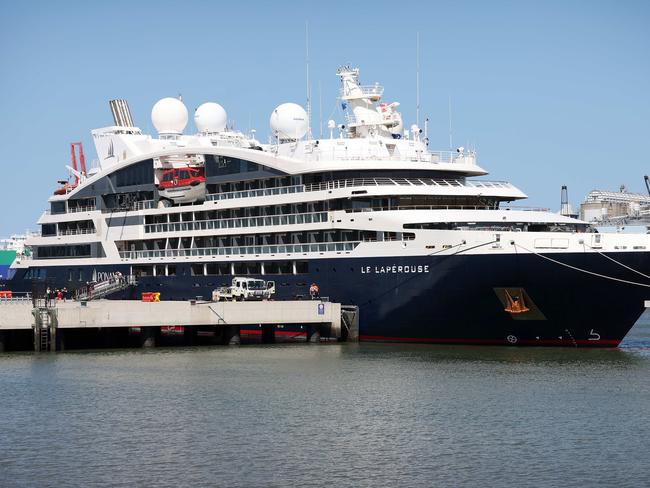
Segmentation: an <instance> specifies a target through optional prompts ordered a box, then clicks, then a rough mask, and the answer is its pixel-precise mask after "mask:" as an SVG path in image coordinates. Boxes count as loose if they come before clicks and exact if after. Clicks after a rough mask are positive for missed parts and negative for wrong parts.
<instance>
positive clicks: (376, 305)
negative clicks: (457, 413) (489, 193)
mask: <svg viewBox="0 0 650 488" xmlns="http://www.w3.org/2000/svg"><path fill="white" fill-rule="evenodd" d="M609 256H611V257H613V258H614V259H616V260H618V261H620V262H622V263H624V264H625V265H627V266H629V267H630V268H633V269H635V270H637V271H640V272H642V273H644V274H646V275H650V253H647V252H645V253H616V254H610V255H609ZM553 258H554V259H557V260H559V261H562V262H563V263H566V264H569V265H571V266H575V267H578V268H582V269H584V270H589V271H590V272H593V273H599V274H602V275H606V276H609V277H614V278H617V279H620V280H626V281H631V282H636V283H641V284H645V285H647V286H639V285H638V284H637V285H635V284H630V283H624V282H622V281H615V280H610V279H605V278H603V277H598V276H594V275H590V274H587V273H583V272H580V271H576V270H574V269H569V268H567V267H563V266H561V265H558V264H556V263H552V262H549V261H547V260H544V259H543V258H541V257H540V256H536V255H534V254H526V255H521V254H520V255H504V254H501V255H490V256H479V255H454V256H422V257H386V258H337V259H320V260H311V261H310V262H309V272H308V273H306V274H299V275H290V274H286V275H266V276H263V277H262V278H264V279H267V280H274V281H275V282H276V295H275V299H276V300H288V299H296V298H303V299H309V294H308V291H309V286H310V284H311V283H316V284H318V286H319V287H320V294H321V296H327V297H329V299H330V300H331V301H336V302H341V303H342V304H350V305H357V306H358V307H359V332H360V339H361V340H363V341H390V342H393V341H407V342H431V343H459V344H511V345H533V346H537V345H539V346H548V345H552V346H556V345H557V346H589V347H612V346H617V345H618V344H619V342H620V341H621V340H622V339H623V338H624V337H625V335H626V334H627V333H628V331H629V330H630V329H631V328H632V326H633V325H634V324H635V323H636V321H637V320H638V318H639V317H640V316H641V314H642V313H643V311H644V300H648V299H650V279H648V278H645V277H643V276H641V275H639V274H638V273H634V272H632V271H630V270H628V269H625V268H624V267H622V266H620V265H617V264H616V263H614V262H612V261H610V260H608V259H606V258H605V257H604V256H601V255H598V254H593V253H589V254H587V253H580V254H561V255H558V254H553ZM190 264H191V263H187V264H180V263H176V276H157V277H154V276H142V277H140V278H139V279H138V281H139V284H138V286H137V288H131V289H129V290H127V291H125V292H119V293H117V294H115V295H113V296H112V298H115V299H118V298H119V299H139V298H140V294H141V292H144V291H159V292H161V298H162V299H163V300H187V299H191V298H196V297H197V296H200V297H203V298H204V299H207V298H209V297H210V296H211V294H212V290H213V289H215V288H216V287H218V286H223V285H228V284H230V281H231V279H232V276H231V275H219V276H192V275H191V271H190V269H191V266H190ZM115 271H120V272H121V273H123V274H127V273H128V272H129V266H128V265H127V266H110V267H102V266H97V267H91V268H85V269H84V270H83V275H84V276H86V277H90V276H92V274H93V272H95V273H100V274H101V273H102V272H105V273H112V272H115ZM46 273H47V278H46V279H47V282H48V284H49V285H50V286H54V287H63V286H66V287H67V288H68V289H74V288H75V286H80V285H81V284H80V283H78V282H74V281H68V279H69V277H70V276H69V269H67V268H57V267H50V268H47V270H46ZM24 274H25V273H24V271H23V272H19V273H17V274H16V276H15V277H14V279H13V280H12V281H11V282H9V283H8V284H7V288H11V289H13V290H15V291H18V290H24V291H29V290H30V289H31V288H32V286H33V285H32V280H31V279H24V278H23V276H24ZM252 277H261V276H254V275H253V276H252ZM87 279H88V278H87ZM83 284H85V283H83ZM512 299H514V300H515V301H518V305H516V306H514V307H513V306H512Z"/></svg>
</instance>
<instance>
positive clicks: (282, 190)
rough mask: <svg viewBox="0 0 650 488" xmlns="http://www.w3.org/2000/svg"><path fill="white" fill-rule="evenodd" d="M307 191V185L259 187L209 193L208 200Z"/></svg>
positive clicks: (206, 197)
mask: <svg viewBox="0 0 650 488" xmlns="http://www.w3.org/2000/svg"><path fill="white" fill-rule="evenodd" d="M304 191H305V185H292V186H278V187H274V188H257V189H254V190H238V191H229V192H223V193H208V194H207V195H206V196H205V199H206V200H231V199H234V198H251V197H266V196H272V195H286V194H290V193H301V192H304Z"/></svg>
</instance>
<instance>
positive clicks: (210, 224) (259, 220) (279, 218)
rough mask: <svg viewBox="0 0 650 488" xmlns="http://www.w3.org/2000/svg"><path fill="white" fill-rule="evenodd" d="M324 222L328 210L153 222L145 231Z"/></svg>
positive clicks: (177, 230)
mask: <svg viewBox="0 0 650 488" xmlns="http://www.w3.org/2000/svg"><path fill="white" fill-rule="evenodd" d="M322 222H327V212H312V213H299V214H286V215H264V216H257V217H236V218H229V219H220V220H194V221H191V222H165V223H152V224H146V225H145V226H144V231H145V232H146V233H152V232H182V231H198V230H219V229H235V228H242V227H265V226H274V225H298V224H319V223H322Z"/></svg>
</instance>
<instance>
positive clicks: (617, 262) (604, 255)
mask: <svg viewBox="0 0 650 488" xmlns="http://www.w3.org/2000/svg"><path fill="white" fill-rule="evenodd" d="M585 246H587V247H588V248H589V249H591V250H592V251H595V252H597V253H598V254H600V255H601V256H603V257H604V258H607V259H609V260H610V261H612V262H614V263H616V264H618V265H619V266H623V267H624V268H625V269H629V270H630V271H632V272H633V273H636V274H639V275H641V276H643V277H644V278H648V279H649V280H650V276H649V275H647V274H644V273H642V272H641V271H639V270H638V269H634V268H631V267H629V266H627V265H626V264H623V263H621V262H620V261H617V260H616V259H614V258H613V257H611V256H608V255H607V254H605V253H604V252H601V251H599V250H597V249H596V248H595V247H591V246H590V245H589V244H586V243H585Z"/></svg>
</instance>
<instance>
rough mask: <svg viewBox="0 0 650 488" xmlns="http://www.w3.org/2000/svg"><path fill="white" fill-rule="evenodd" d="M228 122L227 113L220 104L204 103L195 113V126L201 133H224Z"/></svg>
mask: <svg viewBox="0 0 650 488" xmlns="http://www.w3.org/2000/svg"><path fill="white" fill-rule="evenodd" d="M227 121H228V116H227V115H226V111H225V110H224V108H223V107H222V106H221V105H219V104H218V103H214V102H207V103H204V104H203V105H200V106H199V108H197V109H196V111H195V112H194V125H196V128H197V129H198V130H199V132H203V133H214V132H223V130H224V129H225V128H226V122H227Z"/></svg>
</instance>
